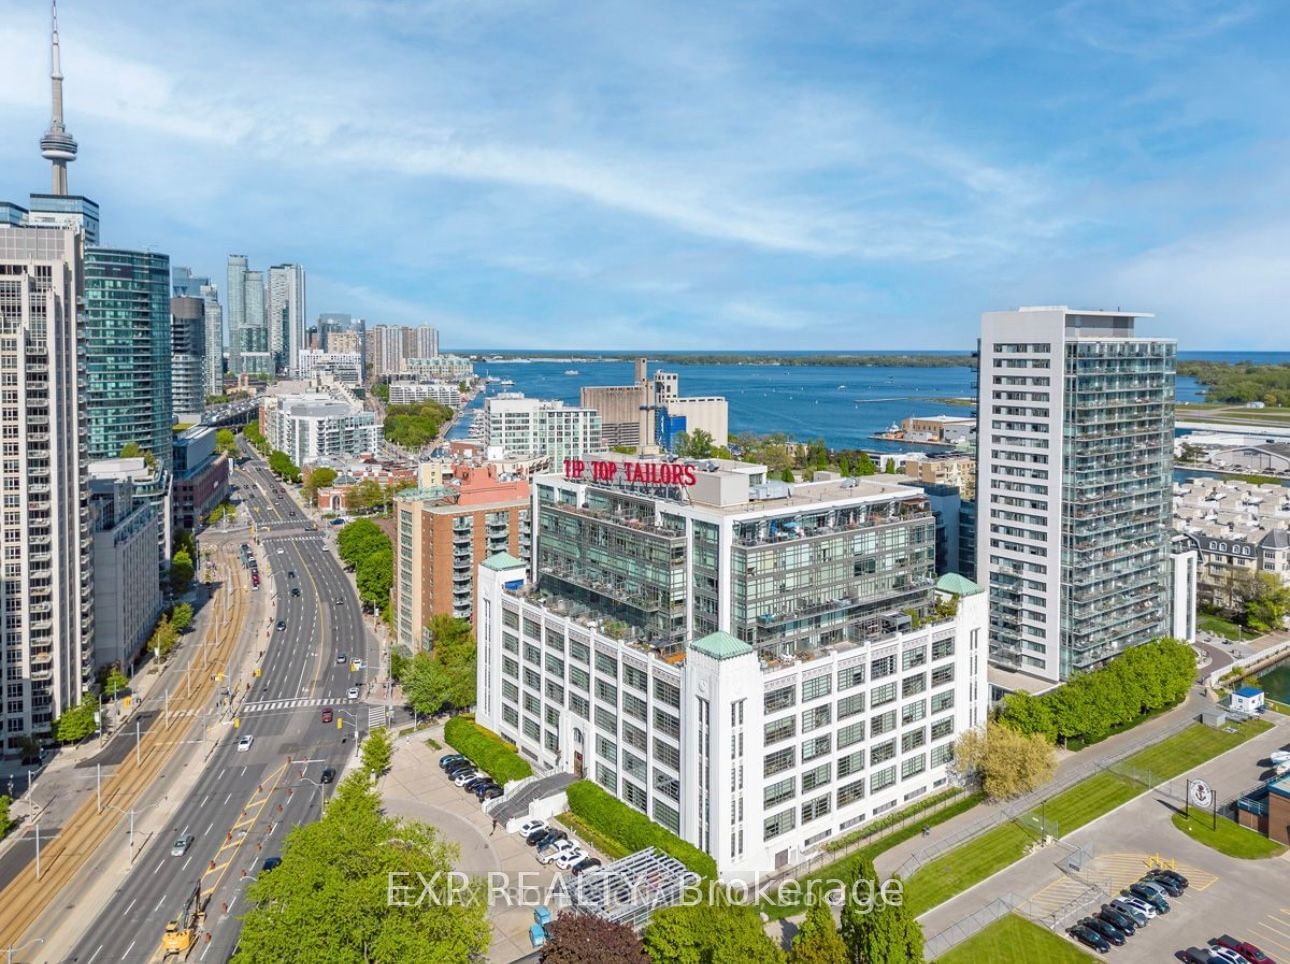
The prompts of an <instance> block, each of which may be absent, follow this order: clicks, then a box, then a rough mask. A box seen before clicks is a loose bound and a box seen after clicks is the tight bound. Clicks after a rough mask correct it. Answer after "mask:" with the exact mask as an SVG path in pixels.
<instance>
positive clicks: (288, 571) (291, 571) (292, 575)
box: [287, 569, 296, 579]
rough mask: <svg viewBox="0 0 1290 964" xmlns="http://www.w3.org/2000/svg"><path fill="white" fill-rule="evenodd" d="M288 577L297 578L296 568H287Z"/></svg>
mask: <svg viewBox="0 0 1290 964" xmlns="http://www.w3.org/2000/svg"><path fill="white" fill-rule="evenodd" d="M287 578H288V579H295V578H296V571H295V570H294V569H288V570H287Z"/></svg>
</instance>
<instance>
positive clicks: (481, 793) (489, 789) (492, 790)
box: [475, 783, 506, 800]
mask: <svg viewBox="0 0 1290 964" xmlns="http://www.w3.org/2000/svg"><path fill="white" fill-rule="evenodd" d="M505 792H506V791H505V790H503V789H502V788H501V787H499V786H498V785H497V784H496V783H492V784H489V785H488V786H486V787H484V788H483V789H477V790H476V791H475V796H477V797H479V799H480V800H496V799H497V798H498V797H500V796H501V795H502V794H504V793H505Z"/></svg>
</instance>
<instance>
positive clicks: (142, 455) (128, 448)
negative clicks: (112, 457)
mask: <svg viewBox="0 0 1290 964" xmlns="http://www.w3.org/2000/svg"><path fill="white" fill-rule="evenodd" d="M117 458H120V459H143V464H144V465H146V466H147V467H148V469H149V470H150V471H156V468H157V457H156V456H155V455H153V454H152V453H151V452H150V451H148V450H147V449H145V448H144V447H143V446H141V445H140V444H139V443H138V442H126V443H125V444H124V445H122V446H121V451H120V452H118V453H117Z"/></svg>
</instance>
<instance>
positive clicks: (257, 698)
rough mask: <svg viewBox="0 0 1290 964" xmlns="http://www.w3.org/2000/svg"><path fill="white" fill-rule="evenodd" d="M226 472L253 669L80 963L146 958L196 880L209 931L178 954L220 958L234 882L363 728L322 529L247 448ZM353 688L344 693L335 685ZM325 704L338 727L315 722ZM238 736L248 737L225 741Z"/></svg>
mask: <svg viewBox="0 0 1290 964" xmlns="http://www.w3.org/2000/svg"><path fill="white" fill-rule="evenodd" d="M234 484H235V485H236V486H237V489H238V494H239V496H240V498H241V509H240V512H239V520H238V521H239V522H245V521H246V519H245V515H246V514H248V513H249V515H250V519H251V520H252V521H253V522H254V534H252V530H250V529H246V530H243V532H244V533H245V540H246V542H248V543H251V542H252V540H253V539H254V540H258V543H259V545H258V546H254V548H255V549H256V550H257V554H258V556H259V558H260V560H261V562H260V575H261V588H260V589H259V590H258V592H261V593H265V592H267V593H270V594H272V595H273V597H274V601H275V606H274V612H273V614H272V616H271V617H270V619H269V621H268V622H267V623H266V624H265V625H264V626H261V627H257V628H256V633H257V640H256V653H255V656H256V657H257V666H258V667H259V675H258V676H256V675H251V676H249V677H241V676H237V674H236V672H235V673H234V675H235V676H237V678H236V680H235V681H232V686H233V689H234V693H233V696H234V700H235V702H240V708H239V710H238V712H237V713H236V719H237V721H238V725H237V726H236V727H234V726H232V725H230V726H227V727H226V728H225V731H224V732H223V733H222V734H221V735H220V744H219V746H218V747H217V748H216V749H215V751H214V752H213V753H212V754H211V756H210V758H209V759H208V760H207V762H206V764H205V768H204V770H203V771H202V773H201V775H200V776H199V777H198V779H197V781H196V783H195V785H194V786H193V787H192V790H191V791H190V792H189V793H188V794H187V795H186V797H185V798H184V800H183V802H182V803H181V804H180V806H179V807H178V808H177V810H176V812H175V814H174V818H173V820H172V824H171V827H170V830H169V832H168V833H167V834H165V835H164V836H162V837H159V838H157V839H154V840H153V841H152V842H151V843H150V844H149V845H148V846H147V847H145V848H144V849H143V850H142V851H141V852H140V853H139V855H138V857H137V858H136V860H135V863H134V867H133V869H132V870H131V872H130V873H129V874H128V875H127V876H126V877H125V878H124V879H123V881H122V883H121V885H120V886H119V887H118V888H117V890H116V891H115V893H113V894H112V897H111V899H110V900H109V902H108V905H107V907H105V908H104V910H103V911H102V912H101V913H100V914H99V916H98V918H97V919H96V920H95V921H94V923H93V924H92V925H91V926H90V927H89V928H88V929H87V930H86V932H85V933H84V935H83V936H82V937H81V940H80V942H79V944H78V945H77V947H76V950H75V952H74V959H75V960H77V961H80V962H91V964H100V962H104V961H132V962H133V961H147V960H152V959H155V958H156V957H157V956H158V951H159V948H160V944H161V939H162V934H163V932H164V930H165V926H166V922H167V921H169V920H171V919H172V918H174V917H175V916H176V915H177V914H178V913H179V912H180V911H181V910H182V908H183V906H184V902H185V899H186V897H187V895H188V894H189V893H191V892H192V891H193V889H194V887H195V886H197V885H198V884H199V883H200V886H201V891H202V898H203V900H204V901H205V902H206V918H205V921H204V924H203V930H204V931H205V932H206V933H208V934H209V935H210V936H209V938H207V937H206V936H205V934H203V936H202V938H201V940H200V942H199V944H198V945H197V946H196V947H195V948H194V950H193V951H192V953H191V954H190V956H189V960H200V961H206V962H209V961H220V962H222V961H224V960H226V959H227V958H228V956H229V955H230V953H231V952H232V950H233V948H234V947H235V946H236V941H237V934H238V931H239V929H240V922H239V920H238V915H240V914H241V913H242V912H243V911H244V910H245V906H246V904H245V899H244V896H243V895H244V892H245V889H246V885H247V883H249V882H250V881H251V880H253V879H254V878H255V877H256V876H258V875H259V874H260V873H261V872H262V868H263V864H264V861H265V860H266V859H267V858H269V857H273V856H277V855H278V854H279V853H280V852H281V846H282V839H283V837H284V836H285V835H286V833H287V831H288V830H290V828H291V827H292V826H294V825H296V824H298V823H301V822H303V821H306V820H312V819H316V818H317V816H318V812H319V804H320V801H321V799H322V798H323V796H324V795H327V794H330V792H331V791H332V790H334V788H335V787H334V784H323V783H322V782H321V781H322V777H323V771H324V769H327V768H332V769H334V770H336V771H337V773H338V775H339V771H340V770H341V769H342V768H343V765H344V763H345V762H346V761H347V760H348V759H350V758H351V756H352V754H353V750H354V746H355V737H356V727H358V728H359V729H360V730H366V727H367V722H368V706H367V704H366V703H365V702H363V698H364V696H365V687H364V681H365V680H366V679H367V678H368V676H369V670H367V669H366V668H364V669H356V668H355V667H354V665H353V663H352V660H353V659H354V658H358V659H360V660H362V661H363V663H364V666H365V665H366V660H367V657H368V652H367V645H366V636H365V630H364V627H363V622H362V613H361V611H360V609H359V605H358V600H357V598H356V597H355V595H354V591H353V589H352V588H351V587H350V585H349V583H348V581H347V579H346V577H345V575H344V573H343V572H342V571H341V569H340V565H339V563H338V562H337V560H336V558H335V557H334V555H333V554H332V552H331V551H330V550H329V549H328V548H327V547H326V546H325V544H324V539H325V538H326V534H324V533H322V532H319V531H317V530H315V529H314V528H313V527H312V526H310V525H309V524H308V521H307V520H306V519H305V518H304V516H303V515H302V513H301V511H300V509H299V507H297V506H296V505H295V504H294V503H293V502H292V500H291V498H290V496H289V495H287V494H285V493H282V492H281V488H280V486H279V485H278V483H277V481H276V480H274V479H273V477H272V475H271V474H270V473H269V472H268V470H267V469H266V468H265V467H264V466H263V463H261V462H259V460H258V459H249V460H247V461H246V462H245V464H244V465H243V466H241V467H239V468H237V469H235V471H234ZM279 623H281V624H282V628H281V629H278V628H277V626H278V624H279ZM341 654H344V656H345V658H346V661H345V663H343V664H342V663H341V662H340V660H339V657H340V655H341ZM353 688H357V689H358V693H357V698H355V697H354V696H351V695H349V694H350V693H351V692H352V689H353ZM325 708H330V709H331V711H332V715H333V717H334V719H335V720H339V721H340V723H341V727H340V728H338V727H337V725H336V722H332V723H324V722H323V719H322V716H323V711H324V709H325ZM248 736H249V737H251V738H252V740H251V745H250V747H249V749H241V748H239V742H240V741H242V740H243V739H244V738H245V737H248ZM188 834H191V835H192V836H193V841H192V843H191V844H190V845H189V846H188V847H187V849H186V850H185V851H184V852H183V853H182V854H178V855H172V853H171V851H172V847H173V845H174V843H175V841H176V840H177V839H179V838H181V837H183V836H185V835H188Z"/></svg>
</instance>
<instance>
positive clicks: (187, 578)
mask: <svg viewBox="0 0 1290 964" xmlns="http://www.w3.org/2000/svg"><path fill="white" fill-rule="evenodd" d="M194 571H195V570H194V569H193V557H192V556H190V555H189V554H188V553H186V552H184V550H182V549H180V550H179V551H178V552H176V553H175V554H174V555H173V556H171V557H170V589H171V592H173V593H175V594H176V595H182V594H183V593H186V592H187V591H188V587H189V586H191V585H192V583H193V573H194Z"/></svg>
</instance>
